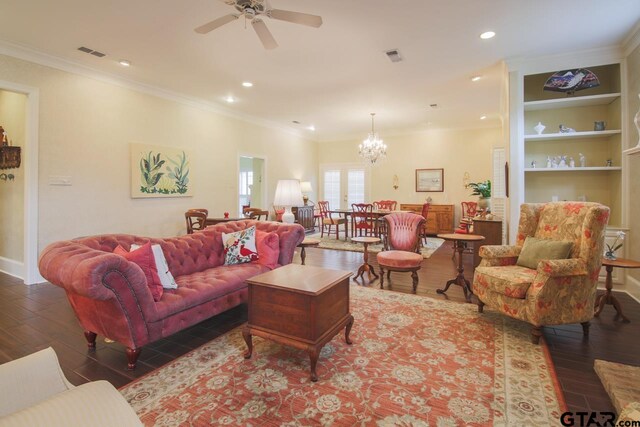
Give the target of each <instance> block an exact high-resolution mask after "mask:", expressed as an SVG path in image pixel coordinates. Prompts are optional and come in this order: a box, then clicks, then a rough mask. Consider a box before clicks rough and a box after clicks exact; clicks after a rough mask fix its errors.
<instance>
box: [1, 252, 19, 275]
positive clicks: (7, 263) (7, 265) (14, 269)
mask: <svg viewBox="0 0 640 427" xmlns="http://www.w3.org/2000/svg"><path fill="white" fill-rule="evenodd" d="M0 271H1V272H3V273H6V274H8V275H10V276H13V277H17V278H18V279H23V280H24V263H23V262H19V261H16V260H13V259H9V258H5V257H1V256H0Z"/></svg>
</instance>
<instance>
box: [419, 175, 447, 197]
mask: <svg viewBox="0 0 640 427" xmlns="http://www.w3.org/2000/svg"><path fill="white" fill-rule="evenodd" d="M416 191H417V192H437V191H444V169H416Z"/></svg>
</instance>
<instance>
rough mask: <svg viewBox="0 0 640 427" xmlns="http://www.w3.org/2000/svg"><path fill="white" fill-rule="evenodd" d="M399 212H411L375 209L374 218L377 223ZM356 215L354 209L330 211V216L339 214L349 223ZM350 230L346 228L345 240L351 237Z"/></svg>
mask: <svg viewBox="0 0 640 427" xmlns="http://www.w3.org/2000/svg"><path fill="white" fill-rule="evenodd" d="M397 212H410V211H401V210H393V211H392V210H389V209H374V210H373V211H372V213H373V216H374V217H375V219H376V221H377V220H379V219H380V218H382V217H383V216H385V215H389V214H390V213H397ZM353 213H354V211H353V209H330V210H329V215H331V214H338V215H340V216H341V217H343V218H344V219H346V220H347V222H350V221H349V217H350V216H351V215H352V214H353ZM348 230H349V227H346V228H345V237H344V238H345V240H346V239H347V238H348V237H349V236H348ZM377 230H378V228H377V227H376V231H375V233H376V235H377V234H378V231H377ZM351 234H352V235H353V223H351Z"/></svg>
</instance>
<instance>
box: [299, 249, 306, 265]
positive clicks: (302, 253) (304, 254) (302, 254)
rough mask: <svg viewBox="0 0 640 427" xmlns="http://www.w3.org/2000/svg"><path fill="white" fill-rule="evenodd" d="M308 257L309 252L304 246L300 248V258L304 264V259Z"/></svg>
mask: <svg viewBox="0 0 640 427" xmlns="http://www.w3.org/2000/svg"><path fill="white" fill-rule="evenodd" d="M306 257H307V253H306V251H305V250H304V246H303V247H302V249H300V259H301V260H302V263H301V264H302V265H304V259H305V258H306Z"/></svg>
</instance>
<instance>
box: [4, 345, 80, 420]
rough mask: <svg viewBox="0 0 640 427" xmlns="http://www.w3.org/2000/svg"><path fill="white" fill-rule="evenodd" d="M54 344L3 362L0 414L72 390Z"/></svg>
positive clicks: (11, 411)
mask: <svg viewBox="0 0 640 427" xmlns="http://www.w3.org/2000/svg"><path fill="white" fill-rule="evenodd" d="M72 388H73V385H72V384H71V383H70V382H69V381H67V379H66V378H65V376H64V374H63V373H62V369H60V364H59V363H58V356H57V355H56V352H55V351H53V349H52V348H51V347H48V348H45V349H44V350H40V351H38V352H36V353H32V354H30V355H28V356H24V357H21V358H20V359H16V360H12V361H10V362H7V363H3V364H2V365H0V396H2V399H0V417H2V416H5V415H8V414H11V413H13V412H16V411H19V410H21V409H24V408H27V407H29V406H32V405H35V404H37V403H39V402H42V401H44V400H47V399H49V398H50V397H52V396H54V395H56V394H58V393H61V392H63V391H66V390H69V389H72Z"/></svg>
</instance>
